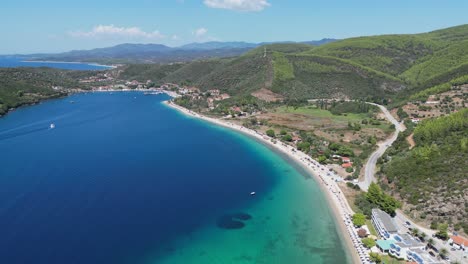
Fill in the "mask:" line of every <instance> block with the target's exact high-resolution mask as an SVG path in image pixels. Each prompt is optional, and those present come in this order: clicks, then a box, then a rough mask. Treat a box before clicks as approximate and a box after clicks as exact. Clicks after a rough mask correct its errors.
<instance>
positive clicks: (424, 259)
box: [407, 249, 445, 264]
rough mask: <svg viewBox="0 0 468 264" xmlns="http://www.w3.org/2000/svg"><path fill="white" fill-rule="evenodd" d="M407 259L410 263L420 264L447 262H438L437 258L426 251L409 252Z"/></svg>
mask: <svg viewBox="0 0 468 264" xmlns="http://www.w3.org/2000/svg"><path fill="white" fill-rule="evenodd" d="M407 259H408V260H409V261H414V262H416V263H418V264H443V263H445V262H442V261H440V260H438V259H437V258H435V257H432V256H431V255H429V254H428V253H427V252H426V251H424V250H422V249H414V250H408V252H407Z"/></svg>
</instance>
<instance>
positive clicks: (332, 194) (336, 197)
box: [163, 101, 364, 263]
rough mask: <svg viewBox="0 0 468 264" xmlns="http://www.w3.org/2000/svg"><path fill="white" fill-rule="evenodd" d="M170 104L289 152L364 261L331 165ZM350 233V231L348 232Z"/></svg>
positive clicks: (350, 248)
mask: <svg viewBox="0 0 468 264" xmlns="http://www.w3.org/2000/svg"><path fill="white" fill-rule="evenodd" d="M163 103H164V104H165V105H167V106H168V107H171V108H173V109H175V110H177V111H179V112H181V113H183V114H185V115H188V116H191V117H195V118H198V119H201V120H204V121H207V122H210V123H212V124H215V125H219V126H223V127H226V128H229V129H232V130H235V131H236V132H240V133H242V134H245V135H247V136H249V137H252V138H253V139H255V140H257V141H259V142H260V143H262V144H265V145H267V146H268V147H270V148H271V149H272V150H273V151H277V152H279V154H284V155H286V156H287V157H288V158H289V159H291V160H292V161H293V162H295V163H296V164H297V165H299V166H301V168H303V169H304V171H305V172H306V173H307V174H309V175H310V176H311V177H313V178H314V179H315V181H316V182H317V183H318V185H319V188H320V189H321V190H322V192H323V194H324V196H325V198H326V199H325V200H327V203H328V205H329V209H330V211H331V213H332V215H333V218H334V219H335V222H336V224H337V226H336V227H337V231H338V233H339V236H340V237H341V238H343V239H344V243H343V245H344V246H345V247H346V250H347V253H349V257H350V261H351V263H364V262H363V261H362V259H361V258H360V257H359V255H358V250H357V248H358V247H359V246H360V245H359V244H358V243H354V242H353V240H354V241H357V240H355V239H353V238H356V237H357V234H356V231H355V230H354V227H352V224H350V218H351V216H352V215H353V214H354V212H353V211H352V209H351V208H350V207H349V205H348V203H347V200H346V198H345V197H344V195H343V193H342V192H341V190H340V188H339V186H338V185H337V183H336V182H335V181H334V180H333V179H332V178H331V177H329V176H326V174H327V173H328V168H326V167H325V166H322V165H320V164H319V163H318V162H317V161H315V160H313V159H312V158H311V157H309V156H307V155H306V154H304V153H303V152H301V151H297V150H295V149H294V148H293V147H291V146H289V145H286V144H283V143H282V142H280V141H276V142H275V143H273V142H272V138H270V137H268V136H266V135H263V134H260V133H258V132H257V131H254V130H252V129H249V128H245V127H243V126H240V125H236V124H233V123H230V122H228V121H223V120H219V119H216V118H211V117H207V116H203V115H200V114H198V113H195V112H193V111H191V110H188V109H186V108H184V107H181V106H179V105H176V104H174V103H173V102H171V101H165V102H163ZM346 234H348V235H346Z"/></svg>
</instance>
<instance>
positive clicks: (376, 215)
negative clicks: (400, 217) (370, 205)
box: [372, 208, 398, 239]
mask: <svg viewBox="0 0 468 264" xmlns="http://www.w3.org/2000/svg"><path fill="white" fill-rule="evenodd" d="M372 223H373V224H374V227H375V229H376V230H377V232H378V233H379V236H380V237H382V238H383V239H390V238H391V237H392V236H393V235H396V234H397V233H398V229H397V227H396V226H395V224H394V223H393V219H392V218H391V217H390V215H388V214H387V213H385V212H384V211H382V210H380V209H377V208H374V209H372Z"/></svg>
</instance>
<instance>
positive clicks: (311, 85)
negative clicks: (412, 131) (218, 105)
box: [122, 25, 468, 102]
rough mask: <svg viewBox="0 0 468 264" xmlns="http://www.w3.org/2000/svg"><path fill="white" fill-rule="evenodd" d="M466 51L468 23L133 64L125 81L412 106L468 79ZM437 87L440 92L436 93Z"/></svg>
mask: <svg viewBox="0 0 468 264" xmlns="http://www.w3.org/2000/svg"><path fill="white" fill-rule="evenodd" d="M466 50H468V25H462V26H458V27H453V28H448V29H444V30H438V31H434V32H429V33H424V34H414V35H385V36H372V37H359V38H351V39H345V40H341V41H336V42H332V43H327V44H324V45H321V46H310V45H307V44H298V43H282V44H271V45H265V46H261V47H258V48H256V49H253V50H251V51H249V52H247V53H246V54H244V55H243V56H240V57H237V58H224V59H213V60H207V61H196V62H190V63H179V64H171V65H157V66H155V65H153V66H144V65H134V66H130V67H128V68H127V69H126V70H125V71H124V73H123V75H122V76H124V77H131V78H134V79H137V80H145V81H146V80H148V79H151V80H153V81H156V82H161V83H162V82H174V83H179V84H182V83H185V84H190V85H193V86H197V87H199V88H200V89H202V90H208V89H221V90H223V91H224V92H227V93H229V94H230V95H231V96H237V95H248V94H251V93H252V92H254V91H257V90H259V89H261V88H267V89H269V90H271V91H273V92H274V93H276V94H279V95H281V96H283V97H285V99H286V100H289V101H291V100H305V99H316V98H331V97H334V98H337V97H338V98H352V99H359V98H366V100H373V101H379V102H382V99H391V101H406V100H408V99H409V98H410V96H411V95H413V94H415V93H418V92H421V91H423V90H426V89H428V88H431V87H435V86H438V85H442V84H444V83H449V82H452V81H453V80H456V79H458V80H459V79H460V78H461V77H463V76H465V75H467V74H468V63H467V61H468V57H467V56H468V55H467V54H468V53H467V52H466ZM265 51H266V52H265ZM465 79H466V78H465ZM446 86H447V84H445V85H444V88H443V89H447V88H446ZM434 89H441V88H440V87H439V88H433V89H432V90H430V91H434ZM428 92H429V91H427V90H426V91H424V92H421V93H420V94H418V95H417V98H419V97H421V96H424V95H425V94H427V93H428ZM385 102H387V101H385Z"/></svg>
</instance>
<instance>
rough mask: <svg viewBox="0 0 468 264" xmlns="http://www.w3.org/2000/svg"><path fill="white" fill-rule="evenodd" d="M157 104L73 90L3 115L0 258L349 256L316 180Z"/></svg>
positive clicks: (146, 261) (274, 259)
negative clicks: (61, 96) (54, 98)
mask: <svg viewBox="0 0 468 264" xmlns="http://www.w3.org/2000/svg"><path fill="white" fill-rule="evenodd" d="M165 99H167V97H165V96H143V94H141V93H114V94H107V93H97V94H81V95H75V96H72V98H65V99H60V100H53V101H48V102H45V103H43V104H41V105H37V106H33V107H27V108H21V109H19V110H17V111H14V112H12V113H10V114H9V115H7V116H5V117H4V118H1V119H0V149H1V150H2V151H1V152H0V160H1V166H0V233H1V234H2V236H0V263H141V264H152V263H163V264H165V263H208V264H209V263H346V262H347V257H346V253H345V250H344V246H343V244H342V243H341V241H340V238H339V236H338V234H337V231H336V228H335V223H334V221H333V218H332V216H331V214H330V211H329V209H328V207H327V203H326V201H325V199H324V196H323V195H322V193H321V192H320V190H319V188H318V186H317V185H316V183H315V182H314V180H313V179H311V178H307V177H304V175H303V174H302V173H301V172H300V170H299V169H297V168H295V167H293V166H292V165H291V164H290V163H288V162H286V161H285V160H284V159H283V158H282V157H281V156H279V155H278V154H276V153H274V152H272V151H271V150H269V149H268V148H267V147H265V146H264V145H262V144H260V143H258V142H256V141H255V140H253V139H251V138H248V137H247V136H244V135H241V134H239V133H236V132H233V131H230V130H228V129H226V128H222V127H217V126H214V125H212V124H209V123H206V122H203V121H200V120H197V119H193V118H191V117H187V116H184V115H182V114H181V113H179V112H177V111H175V110H173V109H170V108H168V107H166V106H164V105H163V104H162V103H161V102H162V101H163V100H165ZM71 100H73V101H74V102H75V103H74V104H71V103H70V101H71ZM50 123H55V125H56V128H55V129H49V124H50ZM251 191H256V192H257V195H255V196H251V195H250V192H251ZM25 252H26V254H25Z"/></svg>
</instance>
